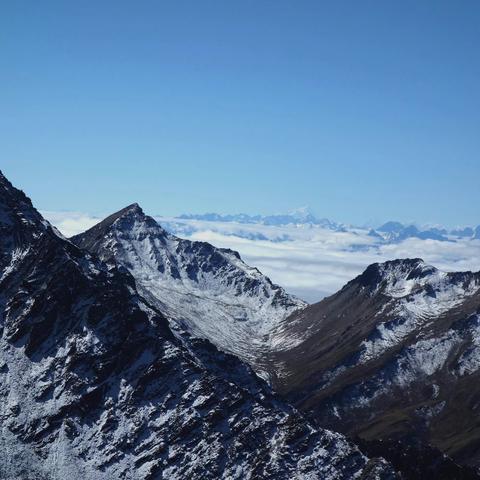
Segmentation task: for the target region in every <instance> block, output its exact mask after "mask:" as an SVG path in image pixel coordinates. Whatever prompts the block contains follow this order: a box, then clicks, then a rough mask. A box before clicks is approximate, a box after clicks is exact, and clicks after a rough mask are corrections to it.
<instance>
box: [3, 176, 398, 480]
mask: <svg viewBox="0 0 480 480" xmlns="http://www.w3.org/2000/svg"><path fill="white" fill-rule="evenodd" d="M0 231H1V236H0V247H1V253H0V315H1V316H0V319H1V331H2V336H1V340H0V342H1V345H0V397H1V402H0V412H1V413H0V424H1V436H0V443H1V451H2V455H1V456H0V478H2V479H3V478H5V479H12V478H21V479H24V480H34V479H35V480H38V479H54V478H69V477H72V476H75V477H77V478H85V479H95V480H96V479H109V480H110V479H117V478H125V479H166V478H168V479H182V480H183V479H185V478H192V479H217V478H225V479H227V478H228V479H248V478H252V479H292V478H308V479H351V478H362V479H384V478H394V476H395V474H394V473H393V470H392V468H391V467H390V466H389V465H388V464H387V463H386V462H385V461H383V460H381V459H376V458H374V459H369V458H367V457H366V456H365V455H363V454H362V453H361V452H360V451H359V449H358V448H357V447H356V446H355V445H353V444H352V443H350V442H349V441H347V440H346V439H345V437H343V436H342V435H340V434H337V433H332V432H330V431H326V430H322V429H319V428H317V427H315V426H314V425H313V424H312V423H309V422H308V421H307V420H305V418H304V417H303V416H302V415H301V414H299V413H297V412H296V411H295V410H294V409H293V408H292V407H290V406H289V405H288V404H286V403H285V402H283V401H282V400H280V399H279V398H278V397H277V396H275V395H274V394H272V393H271V391H270V390H269V388H268V387H267V386H266V384H265V383H264V382H263V381H262V380H260V379H259V378H258V377H256V376H255V375H254V374H253V373H252V371H251V370H250V369H249V368H248V367H247V366H245V365H244V364H243V363H242V362H241V361H239V360H238V359H236V358H235V357H233V356H231V355H228V354H225V353H222V352H220V351H218V350H217V349H216V348H215V347H214V346H213V345H212V344H211V343H209V342H208V341H205V340H200V339H194V338H191V339H189V341H188V343H186V344H184V343H183V342H182V339H181V336H179V335H175V334H173V333H172V330H171V328H170V326H169V322H168V320H167V319H166V318H165V317H164V315H163V314H162V313H161V312H160V311H159V310H158V309H157V307H156V305H155V304H152V303H150V302H147V301H145V300H144V299H143V298H142V296H141V295H139V291H137V286H136V283H135V281H134V279H133V277H132V276H131V274H130V273H129V272H128V271H126V270H125V269H119V268H117V267H116V266H115V265H113V264H109V265H106V264H105V263H103V262H102V261H101V260H99V259H98V258H96V257H95V256H92V255H91V254H89V253H87V252H86V251H85V250H83V249H81V248H79V247H78V246H76V245H74V244H73V243H72V242H70V241H68V240H66V239H64V238H63V237H62V236H61V235H60V234H59V233H58V232H57V231H56V230H55V229H54V228H52V227H51V226H50V225H49V224H48V222H46V221H45V220H44V219H43V218H42V217H41V215H40V214H39V213H38V212H37V211H36V210H35V209H34V208H33V206H32V204H31V202H30V200H29V199H28V198H27V197H26V196H25V195H24V194H23V193H22V192H21V191H19V190H17V189H15V188H14V187H12V185H11V184H10V183H9V182H8V180H7V179H6V178H5V177H4V176H3V175H1V174H0ZM272 289H273V287H272ZM272 291H273V290H272Z"/></svg>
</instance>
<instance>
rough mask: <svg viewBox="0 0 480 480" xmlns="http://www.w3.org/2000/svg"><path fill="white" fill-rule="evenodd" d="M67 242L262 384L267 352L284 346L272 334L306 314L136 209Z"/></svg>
mask: <svg viewBox="0 0 480 480" xmlns="http://www.w3.org/2000/svg"><path fill="white" fill-rule="evenodd" d="M72 241H73V242H74V243H76V244H77V245H78V246H80V247H81V248H83V249H86V250H88V251H89V252H91V253H92V254H94V255H96V256H98V257H99V258H100V259H101V260H103V261H104V262H106V263H108V264H112V265H119V266H121V267H123V268H125V269H126V270H128V271H129V272H130V273H131V274H132V275H133V277H134V278H135V281H136V283H137V288H138V290H139V292H140V293H141V294H142V296H143V297H144V298H146V299H148V301H149V302H150V303H152V304H153V305H155V306H156V307H158V308H159V309H160V310H161V311H162V312H163V313H164V314H165V315H166V316H167V317H168V318H169V319H170V320H171V325H172V327H173V328H174V329H177V328H179V329H181V330H184V331H187V332H189V333H190V334H192V335H195V336H199V337H202V338H205V339H208V340H209V341H211V342H212V343H213V344H215V345H216V346H218V347H219V348H220V349H222V350H224V351H226V352H230V353H234V354H235V355H237V356H238V357H240V358H242V359H243V360H245V361H247V362H249V363H250V364H251V365H252V366H253V367H254V368H255V369H256V371H257V373H258V374H260V375H263V376H265V371H264V369H263V368H262V360H263V357H264V355H265V352H266V351H270V350H271V349H272V348H273V347H274V346H275V345H281V344H282V343H283V341H282V338H281V335H279V334H278V332H276V327H277V326H278V325H279V324H280V323H281V322H282V320H284V319H285V318H287V317H288V316H289V315H291V314H292V313H293V312H295V311H298V310H301V309H302V308H304V307H305V306H306V303H305V302H303V301H301V300H300V299H298V298H296V297H294V296H292V295H289V294H288V293H287V292H285V290H284V289H283V288H281V287H280V286H278V285H274V284H273V283H272V282H271V281H270V279H269V278H268V277H266V276H265V275H262V273H261V272H260V271H259V270H257V269H256V268H252V267H250V266H248V265H246V264H245V263H244V262H243V261H242V260H241V258H240V255H239V254H238V253H237V252H235V251H233V250H228V249H222V248H216V247H214V246H213V245H211V244H209V243H206V242H195V241H190V240H184V239H181V238H178V237H176V236H174V235H172V234H169V233H168V232H166V231H165V230H164V229H163V228H162V227H161V226H160V225H159V224H158V223H157V222H156V221H155V220H154V219H153V218H152V217H149V216H147V215H145V214H144V213H143V211H142V209H141V208H140V207H139V206H138V205H137V204H133V205H130V206H128V207H126V208H124V209H122V210H120V211H119V212H117V213H115V214H113V215H111V216H109V217H107V218H106V219H105V220H103V221H102V222H100V223H99V224H98V225H95V226H94V227H92V228H91V229H89V230H87V231H86V232H85V233H82V234H80V235H77V236H75V237H73V238H72ZM274 332H275V334H274Z"/></svg>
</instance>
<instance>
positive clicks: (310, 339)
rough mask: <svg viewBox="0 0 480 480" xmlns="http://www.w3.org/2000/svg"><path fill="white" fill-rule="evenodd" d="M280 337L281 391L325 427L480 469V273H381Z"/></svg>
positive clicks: (401, 263) (367, 275)
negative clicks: (421, 448)
mask: <svg viewBox="0 0 480 480" xmlns="http://www.w3.org/2000/svg"><path fill="white" fill-rule="evenodd" d="M280 328H282V329H283V331H284V334H285V335H288V336H289V337H290V338H291V339H292V342H293V344H294V345H293V347H288V346H287V348H284V349H283V350H281V351H276V352H273V353H272V355H271V357H270V368H271V372H270V373H271V378H272V383H273V386H274V388H275V389H277V390H278V391H280V392H282V393H283V394H284V395H286V396H287V397H288V398H289V399H290V400H292V401H293V402H294V403H295V404H296V405H297V406H298V407H300V408H301V409H302V410H304V411H306V412H309V413H310V414H311V415H312V416H313V417H314V418H316V419H317V420H318V421H319V423H321V424H322V425H327V426H328V425H330V426H333V425H335V428H337V429H339V430H340V431H343V432H345V433H348V434H352V435H359V436H360V437H362V438H363V439H366V440H377V439H379V438H383V439H388V440H389V441H397V440H398V441H403V439H405V438H409V437H412V436H413V437H414V438H417V439H419V440H421V441H422V442H424V443H427V444H432V445H433V446H435V447H437V448H438V449H440V450H441V451H442V452H445V453H447V454H448V455H450V456H451V457H453V459H454V460H455V461H457V462H459V463H462V464H467V465H472V466H475V467H478V466H479V465H480V273H472V272H464V273H445V272H441V271H439V270H437V269H436V268H434V267H432V266H430V265H427V264H425V263H424V262H423V261H422V260H420V259H407V260H395V261H390V262H386V263H383V264H373V265H371V266H370V267H368V268H367V269H366V270H365V272H364V273H363V274H361V275H360V276H358V277H357V278H355V279H354V280H352V281H351V282H349V283H348V284H347V285H345V287H344V288H342V289H341V290H340V291H339V292H338V293H336V294H335V295H332V296H331V297H329V298H326V299H324V300H323V301H321V302H319V303H317V304H315V305H310V306H308V307H307V308H305V309H304V310H302V311H301V312H298V313H294V314H293V315H292V316H291V317H290V318H288V319H286V320H285V321H284V322H283V325H282V326H281V327H280ZM459 478H460V477H459Z"/></svg>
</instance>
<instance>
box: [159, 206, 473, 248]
mask: <svg viewBox="0 0 480 480" xmlns="http://www.w3.org/2000/svg"><path fill="white" fill-rule="evenodd" d="M189 221H200V222H217V223H218V222H224V223H236V224H240V225H242V224H243V225H264V226H277V227H280V226H297V227H302V226H303V227H317V228H326V229H329V230H333V231H337V232H342V231H358V230H367V231H368V232H369V234H370V236H372V237H373V238H376V239H377V240H379V241H381V242H384V243H397V242H401V241H403V240H406V239H408V238H418V239H421V240H437V241H441V242H446V241H455V240H456V239H466V238H470V239H474V240H478V239H480V225H479V226H477V227H457V228H453V229H448V228H445V227H438V226H437V227H418V226H416V225H414V224H404V223H401V222H397V221H388V222H386V223H384V224H382V225H380V226H378V227H375V228H370V227H369V228H365V227H359V226H354V225H347V224H342V223H338V222H335V221H332V220H329V219H327V218H317V217H316V216H315V215H314V214H313V213H312V211H311V210H310V209H309V208H308V207H302V208H299V209H296V210H292V211H290V212H288V213H285V214H275V215H247V214H244V213H240V214H236V215H235V214H233V215H232V214H225V215H222V214H218V213H205V214H183V215H179V216H178V217H176V218H175V217H174V218H173V219H171V220H169V221H168V226H169V228H171V230H172V232H175V231H177V232H178V233H185V230H184V229H183V230H182V225H185V222H189ZM189 225H190V228H194V226H193V225H191V224H189ZM184 228H185V227H184ZM190 232H191V230H190ZM249 238H252V237H251V236H250V237H249ZM252 239H254V238H252ZM285 239H286V240H287V239H288V238H285Z"/></svg>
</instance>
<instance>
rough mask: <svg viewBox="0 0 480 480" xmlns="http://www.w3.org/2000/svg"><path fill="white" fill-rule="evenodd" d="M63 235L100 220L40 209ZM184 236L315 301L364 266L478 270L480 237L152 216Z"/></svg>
mask: <svg viewBox="0 0 480 480" xmlns="http://www.w3.org/2000/svg"><path fill="white" fill-rule="evenodd" d="M42 213H43V215H44V216H45V218H46V219H47V220H49V221H50V222H51V223H52V224H54V225H55V226H56V227H57V228H58V229H59V230H60V231H61V232H62V233H63V234H64V235H65V236H67V237H69V236H72V235H75V234H77V233H80V232H82V231H84V230H86V229H87V228H90V227H91V226H93V225H94V224H95V223H97V222H99V221H100V220H101V219H99V218H97V217H93V216H91V215H88V214H84V213H79V212H73V213H72V212H42ZM157 220H158V221H159V222H160V224H163V225H165V226H166V227H167V228H168V229H169V230H174V231H175V232H177V234H178V235H179V236H181V237H184V238H190V239H192V240H201V241H205V242H210V243H212V244H213V245H215V246H218V247H223V248H231V249H233V250H237V251H238V252H239V253H240V255H241V256H242V258H243V259H244V260H245V261H246V262H247V263H248V264H250V265H253V266H256V267H258V268H259V269H260V270H261V271H262V272H263V273H265V274H266V275H268V276H269V277H270V278H271V279H272V281H274V282H275V283H278V284H280V285H282V286H284V287H285V288H286V289H287V290H288V291H290V292H292V293H294V294H296V295H298V296H299V297H301V298H303V299H305V300H307V301H309V302H315V301H318V300H320V299H321V298H323V297H324V296H326V295H329V294H332V293H334V292H336V291H337V290H338V289H340V288H341V287H342V286H343V285H344V284H345V283H347V282H348V281H349V280H351V279H352V278H354V277H355V276H357V275H359V274H360V273H361V272H362V271H363V270H364V269H365V268H366V267H367V266H368V265H369V264H371V263H374V262H383V261H386V260H392V259H395V258H406V257H410V258H413V257H419V258H423V259H424V260H425V261H426V262H428V263H430V264H432V265H434V266H436V267H437V268H440V269H441V270H445V271H464V270H473V271H477V270H480V240H467V239H465V240H457V241H455V242H440V241H436V240H420V239H416V238H410V239H407V240H405V241H403V242H401V243H397V244H386V245H379V244H376V243H375V239H373V238H372V237H370V236H368V235H367V232H366V231H365V230H360V229H358V230H355V229H353V230H351V231H347V232H337V231H332V230H328V229H324V228H318V227H308V226H307V227H306V226H285V227H278V226H265V225H252V224H238V223H230V222H206V221H200V220H179V219H177V218H170V217H157Z"/></svg>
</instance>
